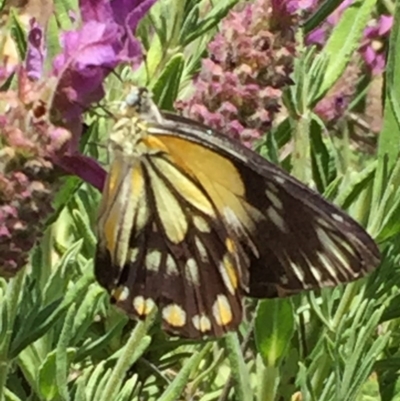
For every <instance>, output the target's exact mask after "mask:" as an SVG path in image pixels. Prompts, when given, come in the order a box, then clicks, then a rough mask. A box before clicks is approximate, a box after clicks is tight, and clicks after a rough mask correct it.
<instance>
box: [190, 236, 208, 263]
mask: <svg viewBox="0 0 400 401" xmlns="http://www.w3.org/2000/svg"><path fill="white" fill-rule="evenodd" d="M194 243H195V245H196V248H197V251H198V252H199V255H200V260H201V261H202V262H203V263H208V262H209V260H208V254H207V249H206V247H205V246H204V244H203V242H202V241H201V240H200V238H199V237H194Z"/></svg>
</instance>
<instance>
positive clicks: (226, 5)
mask: <svg viewBox="0 0 400 401" xmlns="http://www.w3.org/2000/svg"><path fill="white" fill-rule="evenodd" d="M237 2H238V0H219V1H218V2H216V3H215V5H214V7H213V8H212V10H211V11H210V12H209V13H208V14H207V16H206V17H205V18H202V19H201V20H200V22H199V24H197V26H193V25H194V24H193V22H192V24H191V25H190V28H191V30H190V31H189V32H188V31H187V30H186V29H187V28H186V27H185V31H183V32H182V34H181V37H180V43H181V45H182V46H183V47H185V46H187V45H188V44H189V43H191V42H193V41H194V40H195V39H197V38H198V37H200V36H201V35H204V34H205V33H206V32H207V31H209V30H211V29H212V28H214V27H216V26H217V25H218V24H219V22H220V21H221V20H222V18H224V17H225V16H226V15H227V14H228V12H229V11H230V10H231V9H232V7H234V6H235V5H236V4H237Z"/></svg>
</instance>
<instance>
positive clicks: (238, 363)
mask: <svg viewBox="0 0 400 401" xmlns="http://www.w3.org/2000/svg"><path fill="white" fill-rule="evenodd" d="M224 342H225V346H226V349H227V352H228V360H229V365H230V367H231V372H232V373H231V374H232V378H233V385H234V389H235V400H236V401H250V400H253V398H254V397H253V396H252V395H251V394H252V392H251V386H250V377H249V371H248V370H247V368H246V363H245V361H244V356H243V352H242V349H241V347H240V344H239V339H238V335H237V333H228V334H227V335H226V336H225V338H224Z"/></svg>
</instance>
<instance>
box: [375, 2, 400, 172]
mask: <svg viewBox="0 0 400 401" xmlns="http://www.w3.org/2000/svg"><path fill="white" fill-rule="evenodd" d="M395 4H396V8H395V13H394V21H393V26H392V29H391V33H390V42H389V53H388V62H387V65H386V87H385V98H386V102H385V109H384V118H383V129H382V131H381V133H380V135H379V145H378V159H379V163H380V166H379V169H381V168H382V163H384V162H385V161H384V157H385V156H387V166H388V168H389V169H391V168H392V166H393V164H394V162H395V161H396V160H397V159H398V155H399V154H400V112H399V109H400V52H399V49H400V2H399V1H396V2H395Z"/></svg>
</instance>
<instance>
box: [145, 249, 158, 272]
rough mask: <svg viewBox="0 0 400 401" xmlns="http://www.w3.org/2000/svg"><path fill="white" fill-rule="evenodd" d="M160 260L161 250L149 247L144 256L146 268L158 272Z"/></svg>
mask: <svg viewBox="0 0 400 401" xmlns="http://www.w3.org/2000/svg"><path fill="white" fill-rule="evenodd" d="M160 262H161V252H160V251H158V250H157V249H151V250H150V251H149V252H148V253H147V254H146V258H145V262H144V263H145V266H146V269H147V270H150V271H152V272H158V269H159V267H160Z"/></svg>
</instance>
